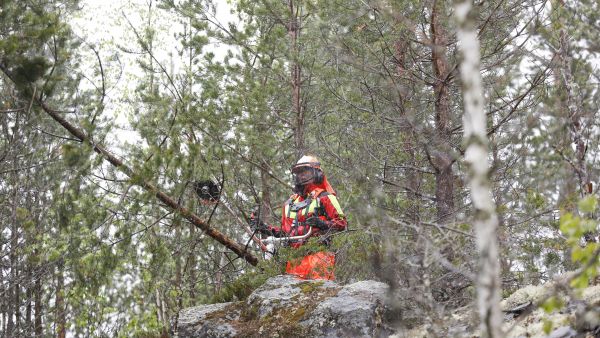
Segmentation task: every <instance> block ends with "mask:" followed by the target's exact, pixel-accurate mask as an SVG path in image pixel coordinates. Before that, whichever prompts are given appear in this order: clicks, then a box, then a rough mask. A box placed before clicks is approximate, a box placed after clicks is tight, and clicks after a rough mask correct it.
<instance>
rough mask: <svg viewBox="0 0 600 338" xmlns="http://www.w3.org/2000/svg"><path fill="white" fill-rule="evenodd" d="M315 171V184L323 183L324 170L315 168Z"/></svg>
mask: <svg viewBox="0 0 600 338" xmlns="http://www.w3.org/2000/svg"><path fill="white" fill-rule="evenodd" d="M313 170H314V171H315V184H321V183H323V171H322V170H321V169H316V168H313Z"/></svg>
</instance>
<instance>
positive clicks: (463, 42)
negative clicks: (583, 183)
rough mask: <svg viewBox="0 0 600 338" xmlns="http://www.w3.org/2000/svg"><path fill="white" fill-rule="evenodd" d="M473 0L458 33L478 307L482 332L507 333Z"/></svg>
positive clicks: (460, 13) (464, 6)
mask: <svg viewBox="0 0 600 338" xmlns="http://www.w3.org/2000/svg"><path fill="white" fill-rule="evenodd" d="M471 1H472V0H467V1H464V2H458V3H457V4H456V11H455V14H456V19H457V23H458V30H457V33H456V36H457V38H458V43H459V46H460V52H461V55H462V58H463V60H462V62H461V64H460V74H461V78H462V82H463V98H464V107H465V112H464V115H463V124H464V140H465V143H466V144H467V148H466V150H465V162H466V164H467V166H468V172H469V188H470V189H471V200H472V203H473V208H474V210H473V211H474V226H475V232H476V237H477V252H478V259H479V262H478V273H477V280H476V285H477V305H478V309H479V316H480V319H481V334H482V336H484V337H501V336H502V330H501V324H502V317H501V314H500V272H499V271H500V267H499V260H498V243H497V238H496V230H497V228H498V217H497V215H496V207H495V205H494V201H493V199H492V192H491V188H490V181H489V178H488V174H489V165H488V139H487V134H486V116H485V113H484V111H483V88H482V80H481V74H480V70H479V62H480V54H479V40H478V37H477V31H476V30H475V27H476V25H475V18H476V15H475V11H474V10H473V4H472V2H471Z"/></svg>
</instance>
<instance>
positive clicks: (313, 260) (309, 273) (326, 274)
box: [285, 251, 335, 280]
mask: <svg viewBox="0 0 600 338" xmlns="http://www.w3.org/2000/svg"><path fill="white" fill-rule="evenodd" d="M334 265H335V254H334V253H333V252H325V251H320V252H317V253H314V254H312V255H307V256H304V257H303V258H302V259H300V258H298V259H295V260H292V261H288V262H287V265H286V267H285V272H286V273H287V274H290V275H294V276H296V277H298V278H302V279H328V280H334V279H335V275H334V273H333V268H334Z"/></svg>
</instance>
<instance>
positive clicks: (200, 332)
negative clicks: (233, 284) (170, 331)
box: [178, 303, 239, 338]
mask: <svg viewBox="0 0 600 338" xmlns="http://www.w3.org/2000/svg"><path fill="white" fill-rule="evenodd" d="M232 304H233V303H220V304H209V305H201V306H196V307H191V308H187V309H183V310H181V312H180V313H179V319H178V328H179V332H178V334H179V336H180V337H190V338H192V337H193V338H195V337H198V338H200V337H215V338H217V337H218V338H225V337H235V336H236V334H237V332H236V330H235V328H234V327H233V326H231V325H230V324H229V323H228V321H231V320H235V319H237V318H239V312H237V313H235V311H234V312H231V313H227V309H228V308H229V307H232V306H231V305H232ZM222 314H225V315H224V316H221V315H222Z"/></svg>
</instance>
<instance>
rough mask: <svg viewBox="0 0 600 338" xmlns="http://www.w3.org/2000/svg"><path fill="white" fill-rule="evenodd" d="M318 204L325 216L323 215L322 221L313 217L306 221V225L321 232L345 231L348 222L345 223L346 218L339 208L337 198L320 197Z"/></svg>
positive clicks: (333, 196)
mask: <svg viewBox="0 0 600 338" xmlns="http://www.w3.org/2000/svg"><path fill="white" fill-rule="evenodd" d="M320 202H321V207H322V208H323V210H324V211H325V215H323V216H324V217H323V218H324V219H323V218H321V217H317V216H316V215H315V216H312V217H310V218H309V219H307V220H306V224H307V225H310V226H312V227H315V228H317V229H319V230H322V231H326V230H329V229H334V230H338V231H342V230H345V229H346V227H347V225H348V222H347V221H346V216H345V215H344V212H343V211H342V208H341V207H340V204H339V202H338V200H337V197H335V195H327V196H323V197H321V199H320Z"/></svg>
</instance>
